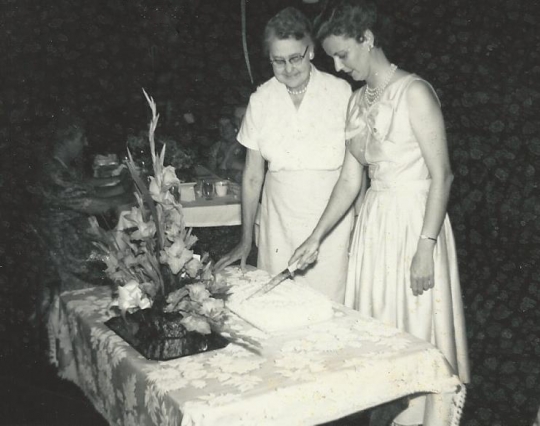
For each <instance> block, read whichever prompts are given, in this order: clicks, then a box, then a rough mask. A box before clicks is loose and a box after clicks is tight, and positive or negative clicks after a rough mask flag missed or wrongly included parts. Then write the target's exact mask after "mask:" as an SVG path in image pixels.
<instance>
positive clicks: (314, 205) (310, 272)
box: [216, 8, 352, 302]
mask: <svg viewBox="0 0 540 426" xmlns="http://www.w3.org/2000/svg"><path fill="white" fill-rule="evenodd" d="M264 43H265V44H264V45H265V48H266V51H267V52H268V56H269V59H270V63H271V65H272V69H273V71H274V77H273V78H271V79H270V80H268V81H267V82H266V83H264V84H263V85H261V86H260V87H259V88H258V89H257V91H256V92H255V93H254V94H252V96H251V98H250V101H249V104H248V108H247V112H246V115H245V117H244V120H243V124H242V127H241V129H240V133H239V135H238V140H239V141H240V143H241V144H243V145H245V146H246V147H247V148H248V150H247V158H246V166H245V170H244V175H243V183H242V191H243V193H242V227H243V228H242V229H243V232H242V239H241V242H240V244H238V246H236V247H235V248H234V249H233V250H232V251H231V252H230V253H229V254H228V255H227V256H225V257H224V258H223V259H221V260H220V261H219V262H218V263H217V264H216V270H219V269H221V268H223V267H225V266H226V265H228V264H230V263H232V262H234V261H236V260H238V259H241V265H242V266H244V265H245V262H246V258H247V256H248V254H249V252H250V250H251V244H252V239H253V225H254V221H255V214H256V211H257V206H258V202H259V198H260V194H261V189H262V188H263V182H264V189H263V193H262V202H261V212H260V213H261V218H260V234H259V252H258V265H257V266H258V267H259V268H261V269H264V270H266V271H268V272H269V273H270V274H276V273H278V272H280V271H281V270H283V269H284V268H286V267H287V264H288V261H289V259H290V257H291V255H292V254H293V251H294V249H295V247H297V246H298V245H299V244H300V243H301V242H302V241H304V239H305V238H307V236H308V235H309V234H310V232H311V230H312V229H313V227H314V226H315V224H316V223H317V219H318V217H319V216H320V215H321V213H322V211H323V210H324V207H325V205H326V203H327V202H328V199H329V197H330V193H331V191H332V188H333V186H334V184H335V183H336V181H337V179H338V177H339V172H340V169H341V164H342V162H343V156H344V153H345V132H344V128H345V118H346V111H347V103H348V101H349V97H350V95H351V89H350V87H349V85H348V83H347V82H345V81H344V80H341V79H338V78H336V77H334V76H332V75H330V74H326V73H324V72H321V71H319V70H318V69H317V68H315V67H314V66H313V65H312V64H311V62H310V61H311V60H312V59H313V57H314V45H313V40H312V38H311V24H310V22H309V20H308V19H307V18H306V17H305V16H304V15H303V14H302V13H300V12H299V11H298V10H296V9H294V8H286V9H284V10H282V11H281V12H279V13H278V14H277V15H276V16H274V17H273V18H272V19H271V20H270V21H269V22H268V24H267V26H266V28H265V32H264ZM265 163H267V164H268V172H267V173H266V177H265ZM351 229H352V213H349V214H346V215H344V217H343V218H342V219H341V220H340V223H339V224H337V225H336V226H335V227H334V229H333V231H332V232H331V233H329V234H328V236H327V237H326V239H325V241H324V242H323V244H322V245H321V247H320V252H321V256H320V261H319V262H317V263H316V264H314V265H312V266H311V267H310V268H308V269H306V270H305V271H304V273H303V274H302V273H300V275H303V277H304V278H305V280H306V281H307V282H308V283H309V284H310V285H311V286H312V287H314V288H315V289H318V290H320V291H321V292H323V293H324V294H326V295H327V296H328V297H329V298H331V299H332V300H335V301H338V302H343V299H344V283H345V279H346V266H347V249H348V245H349V235H350V232H351Z"/></svg>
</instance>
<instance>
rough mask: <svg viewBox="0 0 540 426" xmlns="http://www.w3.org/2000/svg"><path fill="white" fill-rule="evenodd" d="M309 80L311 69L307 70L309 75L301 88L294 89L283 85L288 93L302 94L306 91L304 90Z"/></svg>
mask: <svg viewBox="0 0 540 426" xmlns="http://www.w3.org/2000/svg"><path fill="white" fill-rule="evenodd" d="M310 80H311V71H310V72H309V76H308V79H307V81H306V85H305V86H304V87H303V88H302V89H300V90H294V89H291V88H290V87H289V86H285V87H286V88H287V92H288V93H289V95H303V94H304V93H306V90H307V88H308V85H309V81H310Z"/></svg>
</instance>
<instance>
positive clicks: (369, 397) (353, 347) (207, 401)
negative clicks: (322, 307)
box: [50, 287, 465, 426]
mask: <svg viewBox="0 0 540 426" xmlns="http://www.w3.org/2000/svg"><path fill="white" fill-rule="evenodd" d="M110 301H111V298H110V289H108V288H104V287H99V288H98V287H96V288H90V289H85V290H77V291H71V292H65V293H63V294H62V295H61V296H60V298H59V299H58V300H57V303H56V306H55V308H54V309H53V314H52V316H51V321H50V325H51V327H50V330H51V335H52V336H56V338H53V339H52V340H51V342H52V343H53V344H52V345H51V359H52V360H53V362H54V363H55V364H56V365H57V366H58V372H59V375H60V376H61V377H63V378H65V379H67V380H70V381H72V382H74V383H75V384H77V385H78V386H79V387H80V388H81V389H82V390H83V391H84V393H85V394H86V396H87V397H88V398H89V399H90V401H92V403H93V404H94V406H95V407H96V409H97V410H98V411H99V412H100V413H101V414H102V415H103V416H104V417H105V419H107V421H108V422H110V424H115V425H116V424H118V425H133V424H137V425H160V426H162V425H182V426H190V425H211V426H218V425H219V426H221V425H227V426H229V425H250V426H251V425H280V426H281V425H312V424H313V425H314V424H320V423H324V422H328V421H331V420H335V419H338V418H341V417H344V416H346V415H349V414H352V413H354V412H358V411H361V410H365V409H367V408H370V407H373V406H376V405H379V404H382V403H385V402H388V401H391V400H394V399H397V398H400V397H403V396H406V395H410V394H413V393H419V392H429V393H430V396H431V397H428V405H430V407H431V408H430V409H429V410H428V412H431V414H430V416H431V417H428V418H427V419H426V420H425V426H432V425H437V426H439V425H444V426H448V425H458V424H459V417H460V413H461V407H462V405H463V402H464V398H465V389H464V387H463V386H462V385H461V383H460V381H459V379H458V378H457V377H456V376H455V375H454V373H453V371H452V369H451V368H450V367H449V365H448V363H447V362H446V360H445V359H444V357H443V356H442V354H441V353H440V352H439V351H438V350H437V349H436V348H434V347H433V346H431V345H430V344H429V343H426V342H423V341H420V340H418V339H416V338H414V337H412V336H410V335H408V334H404V333H401V332H399V331H398V330H396V329H393V328H389V327H386V326H384V325H382V324H381V323H379V322H378V321H375V320H373V319H370V318H364V317H361V316H360V315H359V314H358V313H357V312H355V311H351V310H349V309H347V308H344V307H341V306H339V305H335V306H334V317H333V318H332V320H330V321H326V322H323V323H319V324H313V325H312V326H310V327H308V328H304V329H298V330H295V331H291V332H288V333H286V334H284V335H279V336H273V337H272V336H268V335H265V334H264V333H262V332H260V331H259V330H256V329H254V328H252V327H251V326H249V325H248V324H247V323H245V322H243V321H242V320H240V319H239V318H238V317H235V316H232V317H231V319H230V320H229V326H231V327H232V328H233V329H235V330H237V331H239V332H241V333H244V334H245V335H248V336H250V337H252V338H255V339H258V340H259V341H260V342H261V344H262V346H263V348H264V349H263V351H262V355H257V354H255V353H252V352H250V351H248V350H246V349H244V348H241V347H239V346H236V345H233V344H229V346H227V347H226V348H224V349H220V350H217V351H214V352H207V353H203V354H198V355H194V356H190V357H184V358H179V359H176V360H170V361H163V362H158V361H149V360H147V359H145V358H144V357H143V356H142V355H140V354H139V353H138V352H137V351H136V350H135V349H133V348H132V347H131V346H130V345H128V344H127V343H126V342H125V341H124V340H123V339H121V338H120V337H118V336H117V335H116V334H115V333H114V332H113V331H111V330H110V329H109V328H108V327H107V326H105V325H104V322H105V321H106V320H107V319H109V318H110V316H111V315H110V313H109V312H108V306H109V303H110Z"/></svg>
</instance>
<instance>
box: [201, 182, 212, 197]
mask: <svg viewBox="0 0 540 426" xmlns="http://www.w3.org/2000/svg"><path fill="white" fill-rule="evenodd" d="M214 191H215V186H214V182H212V181H210V180H203V181H202V183H201V193H202V196H203V197H204V198H206V199H207V200H211V199H212V197H213V196H214Z"/></svg>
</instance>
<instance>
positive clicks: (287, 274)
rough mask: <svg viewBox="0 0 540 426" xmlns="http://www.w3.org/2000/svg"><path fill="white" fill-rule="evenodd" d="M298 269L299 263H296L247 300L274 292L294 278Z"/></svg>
mask: <svg viewBox="0 0 540 426" xmlns="http://www.w3.org/2000/svg"><path fill="white" fill-rule="evenodd" d="M297 269H298V262H295V263H293V264H292V265H289V266H288V267H287V268H285V269H284V270H283V271H281V272H280V273H279V274H277V275H275V276H274V277H273V278H272V279H271V280H270V281H268V282H267V283H266V284H264V285H263V286H262V287H261V288H259V289H258V290H257V291H256V292H255V293H253V294H251V295H250V296H248V297H246V300H248V299H251V298H252V297H255V296H262V295H263V294H266V293H268V292H269V291H271V290H273V289H274V288H276V287H277V286H278V285H280V284H281V283H282V282H283V281H285V280H286V279H288V278H292V277H293V276H294V272H295V271H296V270H297Z"/></svg>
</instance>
